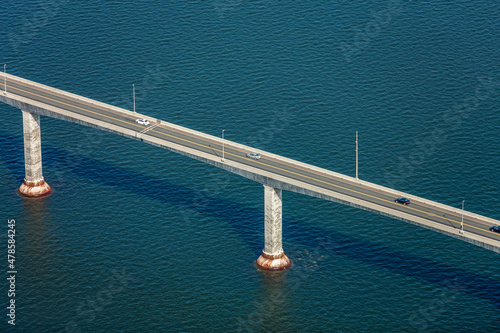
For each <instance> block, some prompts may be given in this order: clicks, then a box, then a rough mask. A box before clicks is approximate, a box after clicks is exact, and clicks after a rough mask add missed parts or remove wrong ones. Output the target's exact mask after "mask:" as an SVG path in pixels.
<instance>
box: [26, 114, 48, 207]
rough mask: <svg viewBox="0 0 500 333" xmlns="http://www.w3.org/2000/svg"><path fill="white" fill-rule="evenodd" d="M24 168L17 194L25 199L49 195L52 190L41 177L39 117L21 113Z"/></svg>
mask: <svg viewBox="0 0 500 333" xmlns="http://www.w3.org/2000/svg"><path fill="white" fill-rule="evenodd" d="M23 133H24V167H25V170H26V174H25V178H24V182H23V184H22V185H21V186H20V187H19V192H20V193H21V194H22V195H24V196H27V197H35V198H36V197H42V196H45V195H48V194H50V193H51V191H52V188H51V187H50V186H49V184H47V183H46V182H45V180H44V179H43V175H42V139H41V132H40V115H39V114H37V113H30V112H28V111H23Z"/></svg>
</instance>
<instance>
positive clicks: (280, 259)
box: [257, 185, 292, 271]
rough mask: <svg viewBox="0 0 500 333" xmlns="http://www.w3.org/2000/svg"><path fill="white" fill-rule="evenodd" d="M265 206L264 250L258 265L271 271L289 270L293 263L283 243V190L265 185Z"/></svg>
mask: <svg viewBox="0 0 500 333" xmlns="http://www.w3.org/2000/svg"><path fill="white" fill-rule="evenodd" d="M264 205H265V208H264V214H265V217H264V238H265V239H264V250H263V251H262V255H261V256H260V257H259V258H258V259H257V265H259V266H260V267H261V268H263V269H266V270H271V271H275V270H282V269H287V268H289V267H290V266H291V265H292V261H291V260H290V259H288V257H287V256H286V255H285V253H284V252H283V248H282V243H281V228H282V218H281V217H282V207H283V205H282V201H281V189H278V188H274V187H270V186H267V185H264Z"/></svg>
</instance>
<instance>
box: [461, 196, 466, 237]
mask: <svg viewBox="0 0 500 333" xmlns="http://www.w3.org/2000/svg"><path fill="white" fill-rule="evenodd" d="M464 203H465V200H462V222H461V223H460V233H461V234H463V233H464Z"/></svg>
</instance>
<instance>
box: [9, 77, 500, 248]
mask: <svg viewBox="0 0 500 333" xmlns="http://www.w3.org/2000/svg"><path fill="white" fill-rule="evenodd" d="M5 77H6V91H5V87H4V78H5ZM0 87H1V88H0V89H1V92H0V101H2V102H4V103H7V104H10V105H12V106H14V107H17V108H20V109H22V110H24V111H29V112H34V113H39V114H41V115H45V116H50V117H54V118H59V119H63V120H67V121H71V122H75V123H79V124H83V125H86V126H91V127H96V128H99V129H102V130H106V131H110V132H114V133H117V134H121V135H124V136H127V137H130V138H134V139H136V140H140V141H143V142H147V143H150V144H154V145H157V146H160V147H163V148H167V149H170V150H173V151H175V152H177V153H181V154H183V155H187V156H189V157H192V158H196V159H198V160H201V161H203V162H206V163H209V164H212V165H214V166H217V167H219V168H222V169H225V170H228V171H231V172H233V173H236V174H239V175H241V176H244V177H247V178H249V179H252V180H254V181H257V182H260V183H262V184H266V185H269V186H274V187H277V188H281V189H284V190H289V191H294V192H298V193H303V194H306V195H311V196H315V197H319V198H323V199H326V200H331V201H335V202H339V203H342V204H347V205H351V206H354V207H357V208H361V209H365V210H369V211H372V212H375V213H379V214H382V215H386V216H390V217H393V218H396V219H399V220H402V221H405V222H410V223H413V224H416V225H419V226H422V227H425V228H428V229H431V230H434V231H437V232H441V233H444V234H447V235H449V236H452V237H455V238H459V239H461V240H464V241H467V242H470V243H473V244H476V245H478V246H481V247H484V248H487V249H489V250H492V251H495V252H498V253H500V234H498V233H494V232H491V231H489V230H488V229H489V228H490V227H491V226H493V225H500V221H498V220H494V219H491V218H488V217H485V216H481V215H477V214H474V213H471V212H468V211H464V212H463V218H464V222H463V229H464V233H463V234H462V233H461V232H460V222H461V219H462V211H461V210H460V209H457V208H454V207H451V206H446V205H443V204H439V203H437V202H433V201H429V200H426V199H424V198H419V197H416V196H413V195H411V194H407V193H402V192H399V191H396V190H393V189H390V188H386V187H382V186H379V185H376V184H373V183H369V182H366V181H362V180H358V179H355V178H353V177H349V176H345V175H342V174H339V173H335V172H332V171H329V170H325V169H321V168H318V167H315V166H312V165H309V164H305V163H301V162H298V161H294V160H291V159H288V158H285V157H282V156H278V155H274V154H272V153H268V152H265V151H261V150H259V149H256V148H251V147H247V146H244V145H240V144H238V143H235V142H231V141H228V140H224V158H225V159H224V161H223V160H222V139H221V138H219V137H215V136H211V135H207V134H205V133H201V132H197V131H193V130H190V129H187V128H184V127H181V126H177V125H174V124H171V123H167V122H164V121H161V120H157V119H154V118H151V117H148V116H145V115H141V114H138V113H134V112H131V111H128V110H125V109H121V108H118V107H114V106H111V105H109V104H105V103H101V102H97V101H94V100H91V99H88V98H85V97H82V96H79V95H75V94H71V93H68V92H65V91H62V90H58V89H55V88H51V87H48V86H45V85H42V84H39V83H35V82H32V81H29V80H26V79H22V78H19V77H16V76H13V75H9V74H6V75H5V76H4V74H3V73H2V74H0ZM138 118H145V119H148V120H149V122H150V124H149V125H148V126H143V125H140V124H138V123H137V122H136V120H137V119H138ZM250 152H258V153H259V154H260V155H261V159H259V160H253V159H250V158H247V157H246V154H247V153H250ZM399 196H404V197H407V198H410V199H411V204H410V205H408V206H404V205H401V204H398V203H395V202H394V199H395V198H396V197H399ZM374 228H375V226H374Z"/></svg>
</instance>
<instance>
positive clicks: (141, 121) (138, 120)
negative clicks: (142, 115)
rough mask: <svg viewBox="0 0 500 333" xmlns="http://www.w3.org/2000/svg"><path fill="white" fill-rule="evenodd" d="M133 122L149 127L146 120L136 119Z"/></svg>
mask: <svg viewBox="0 0 500 333" xmlns="http://www.w3.org/2000/svg"><path fill="white" fill-rule="evenodd" d="M135 122H136V123H138V124H140V125H144V126H148V125H149V121H148V120H147V119H137V120H136V121H135Z"/></svg>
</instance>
